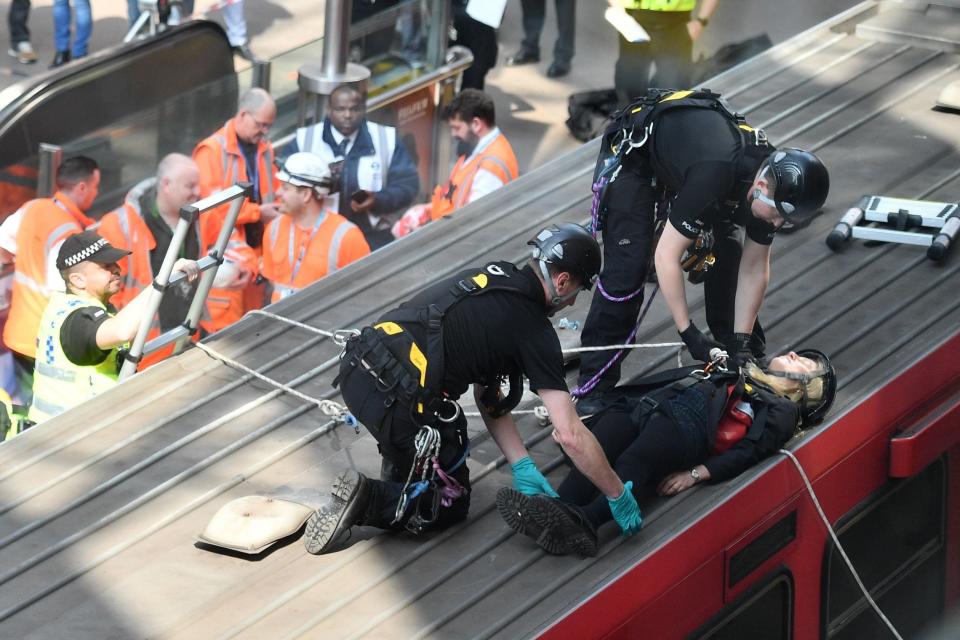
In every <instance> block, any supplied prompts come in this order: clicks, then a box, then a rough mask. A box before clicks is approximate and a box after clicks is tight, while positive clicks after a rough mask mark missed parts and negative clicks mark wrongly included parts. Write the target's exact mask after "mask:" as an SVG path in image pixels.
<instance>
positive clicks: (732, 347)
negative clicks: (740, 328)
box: [727, 333, 756, 369]
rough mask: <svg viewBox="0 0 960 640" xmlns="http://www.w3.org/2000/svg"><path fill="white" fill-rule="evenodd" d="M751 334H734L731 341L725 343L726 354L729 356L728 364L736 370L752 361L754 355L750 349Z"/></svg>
mask: <svg viewBox="0 0 960 640" xmlns="http://www.w3.org/2000/svg"><path fill="white" fill-rule="evenodd" d="M752 339H753V334H752V333H735V334H733V339H732V340H730V342H728V343H727V352H728V353H729V354H730V364H732V365H733V366H735V367H737V368H738V369H739V368H740V367H742V366H743V365H745V364H747V362H748V361H749V360H753V359H754V357H755V356H756V354H754V353H753V351H752V350H751V349H750V341H751V340H752Z"/></svg>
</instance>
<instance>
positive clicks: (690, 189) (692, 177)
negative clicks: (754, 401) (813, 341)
mask: <svg viewBox="0 0 960 640" xmlns="http://www.w3.org/2000/svg"><path fill="white" fill-rule="evenodd" d="M603 143H604V144H603V150H602V151H601V157H600V159H599V161H598V167H597V172H596V174H595V183H594V191H595V193H596V194H597V198H596V200H595V214H596V215H597V220H599V225H598V226H600V227H601V229H602V232H603V239H604V245H603V251H604V261H603V272H602V273H601V275H600V279H599V283H598V286H597V289H596V291H595V292H594V296H593V300H592V302H591V305H590V311H589V313H588V315H587V320H586V322H585V324H584V328H583V333H582V343H583V345H584V346H599V345H609V344H620V343H623V342H624V341H625V340H626V339H627V338H628V336H630V335H631V330H632V329H633V328H634V327H635V324H636V322H637V316H638V314H639V311H640V306H641V303H642V301H643V285H644V282H645V280H646V278H647V271H648V267H649V263H650V253H651V251H652V249H653V247H654V245H655V246H656V252H655V254H654V262H655V265H656V273H657V278H658V281H659V285H660V289H661V290H662V292H663V297H664V299H665V300H666V302H667V306H668V307H669V309H670V313H671V315H672V316H673V320H674V322H675V323H676V326H677V330H678V332H679V333H680V336H681V338H682V339H683V342H684V343H685V344H686V345H687V347H688V348H689V350H690V354H691V355H692V356H693V358H694V359H696V360H699V361H708V360H709V359H710V355H709V354H710V350H711V349H712V348H714V347H719V348H726V349H727V351H728V352H730V353H731V354H732V355H734V356H735V360H738V361H739V360H741V359H742V358H744V357H746V356H747V355H748V354H752V355H755V356H762V355H763V349H764V336H763V331H762V329H761V327H760V324H759V322H758V321H757V314H758V312H759V309H760V305H761V303H762V301H763V296H764V292H765V291H766V287H767V282H768V279H769V265H770V244H771V242H772V241H773V236H774V234H775V232H776V231H777V229H778V228H779V227H780V226H781V225H783V224H784V222H789V223H791V224H802V223H803V222H805V221H806V220H808V219H809V218H810V217H812V216H813V215H815V214H816V212H817V211H818V210H819V209H820V207H821V206H823V203H824V201H825V200H826V197H827V191H828V190H829V176H828V174H827V169H826V167H824V165H823V163H821V162H820V160H819V159H818V158H817V157H816V156H815V155H813V154H812V153H809V152H807V151H802V150H800V149H789V148H788V149H782V150H779V151H778V150H777V149H776V148H775V147H774V146H773V145H771V144H770V143H769V142H767V140H766V136H765V135H764V134H763V132H762V131H760V130H759V129H754V128H752V127H750V126H749V125H747V124H746V122H745V121H744V120H743V118H742V116H739V115H738V114H735V113H733V112H731V111H730V110H729V109H728V108H727V107H726V105H725V104H724V103H723V102H722V101H721V100H720V96H719V95H718V94H714V93H711V92H709V91H708V90H697V91H676V92H674V91H664V90H651V91H650V93H649V94H648V95H647V97H645V98H644V99H642V100H640V101H638V102H635V103H634V104H631V105H630V106H628V107H627V108H626V109H625V110H624V111H623V112H621V115H620V116H619V118H618V119H617V121H616V122H614V124H613V125H611V127H610V128H609V129H608V130H607V134H606V135H605V137H604V141H603ZM658 218H660V219H661V221H662V232H661V235H660V238H659V240H656V239H655V223H656V222H657V219H658ZM595 225H596V223H595ZM740 228H743V229H745V238H744V239H743V240H742V241H741V240H740V233H739V230H740ZM711 235H712V249H711V238H710V236H711ZM711 263H712V265H711ZM682 264H683V265H685V266H688V267H689V266H694V268H695V271H694V273H696V276H697V277H696V278H694V277H693V274H691V279H692V280H694V281H696V280H699V279H703V280H705V292H704V293H705V302H706V316H707V325H708V326H709V328H710V330H711V332H712V333H713V338H714V339H713V340H711V339H710V338H708V337H707V336H706V335H704V334H703V333H702V332H701V331H700V329H699V328H697V326H696V325H695V324H694V323H693V322H692V320H691V319H690V314H689V310H688V308H687V301H686V294H685V291H684V282H683V278H684V269H683V268H682V266H681V265H682ZM705 267H709V271H706V270H705ZM611 360H612V362H611ZM621 360H622V354H617V356H616V357H615V358H613V359H612V358H611V352H604V351H598V352H593V353H585V354H584V355H583V357H582V359H581V365H580V378H579V388H578V389H577V392H578V393H579V394H580V395H581V399H580V401H579V402H578V405H577V410H578V411H579V412H580V413H581V415H586V414H590V413H594V412H596V411H597V410H599V409H601V408H602V407H603V406H605V405H606V404H607V400H608V399H609V396H610V391H611V390H612V389H613V387H614V386H616V384H617V381H618V380H619V378H620V363H621ZM608 363H610V366H609V368H608V369H607V370H606V371H603V368H604V366H605V365H607V364H608Z"/></svg>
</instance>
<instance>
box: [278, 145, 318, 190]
mask: <svg viewBox="0 0 960 640" xmlns="http://www.w3.org/2000/svg"><path fill="white" fill-rule="evenodd" d="M277 179H278V180H280V181H281V182H287V183H289V184H292V185H293V186H295V187H310V188H312V189H313V190H314V191H315V192H316V193H317V195H320V196H325V195H328V194H329V193H330V166H329V165H328V164H327V163H326V162H324V161H323V160H321V159H320V158H319V157H318V156H316V155H314V154H312V153H307V152H306V151H299V152H297V153H294V154H292V155H291V156H290V157H289V158H287V159H286V161H284V163H283V164H282V165H280V170H279V171H277Z"/></svg>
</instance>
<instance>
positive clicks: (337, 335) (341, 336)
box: [247, 309, 360, 347]
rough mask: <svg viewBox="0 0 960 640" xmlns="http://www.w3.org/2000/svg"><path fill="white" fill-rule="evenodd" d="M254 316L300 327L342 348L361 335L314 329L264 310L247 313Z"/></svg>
mask: <svg viewBox="0 0 960 640" xmlns="http://www.w3.org/2000/svg"><path fill="white" fill-rule="evenodd" d="M253 314H256V315H259V316H264V317H266V318H270V319H271V320H278V321H280V322H285V323H287V324H289V325H292V326H294V327H300V328H301V329H304V330H306V331H309V332H311V333H316V334H317V335H321V336H325V337H327V338H332V339H333V341H334V342H335V343H337V344H338V345H339V346H341V347H342V346H343V345H344V344H346V342H347V339H348V338H350V337H351V336H358V335H360V331H358V330H357V329H337V330H336V331H327V330H326V329H320V328H319V327H314V326H313V325H309V324H306V323H303V322H299V321H297V320H294V319H292V318H285V317H284V316H279V315H277V314H275V313H270V312H269V311H264V310H263V309H253V310H252V311H248V312H247V315H253Z"/></svg>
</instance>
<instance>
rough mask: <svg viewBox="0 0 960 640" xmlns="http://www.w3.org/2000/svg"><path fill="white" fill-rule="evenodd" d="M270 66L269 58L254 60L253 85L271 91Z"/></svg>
mask: <svg viewBox="0 0 960 640" xmlns="http://www.w3.org/2000/svg"><path fill="white" fill-rule="evenodd" d="M270 68H271V64H270V61H269V60H254V62H253V86H254V87H258V88H260V89H263V90H264V91H266V92H267V93H270Z"/></svg>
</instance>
